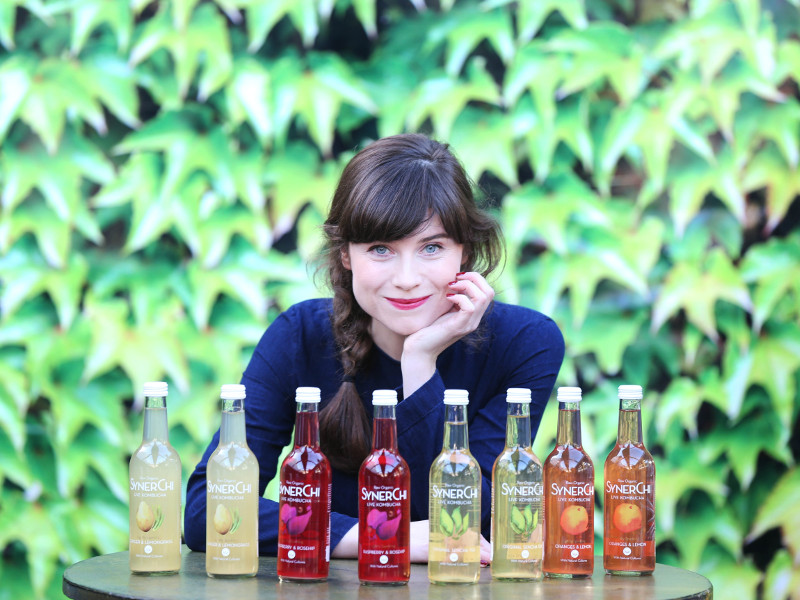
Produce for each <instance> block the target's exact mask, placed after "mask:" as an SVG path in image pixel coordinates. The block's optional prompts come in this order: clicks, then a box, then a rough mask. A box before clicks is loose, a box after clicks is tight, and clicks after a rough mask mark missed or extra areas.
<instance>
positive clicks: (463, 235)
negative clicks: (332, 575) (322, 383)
mask: <svg viewBox="0 0 800 600" xmlns="http://www.w3.org/2000/svg"><path fill="white" fill-rule="evenodd" d="M433 215H436V216H438V217H439V219H440V220H441V222H442V226H443V227H444V229H445V231H446V232H447V234H448V235H449V236H450V237H452V238H453V239H454V240H455V241H456V242H458V243H459V244H463V247H464V258H465V264H464V270H465V271H479V272H480V273H481V274H482V275H484V276H486V275H488V274H489V273H490V272H491V271H493V270H494V269H495V268H496V267H497V265H498V264H499V262H500V260H501V257H502V252H503V244H502V237H501V233H500V228H499V226H498V225H497V222H496V221H495V220H494V219H493V218H491V217H490V216H489V215H487V214H486V213H484V212H483V211H481V210H480V209H479V208H478V207H477V205H476V203H475V198H474V196H473V193H472V183H471V181H470V180H469V178H468V177H467V174H466V173H465V171H464V168H463V167H462V166H461V163H459V162H458V160H457V159H456V158H455V157H454V156H453V154H451V152H450V151H449V149H448V145H447V144H442V143H439V142H436V141H434V140H431V139H430V138H428V137H426V136H424V135H420V134H403V135H395V136H391V137H386V138H382V139H380V140H378V141H376V142H373V143H372V144H370V145H369V146H367V147H366V148H364V149H363V150H362V151H360V152H359V153H358V154H356V155H355V156H354V157H353V158H352V159H351V160H350V162H349V163H348V164H347V166H346V167H345V168H344V171H343V172H342V176H341V178H340V179H339V184H338V186H337V188H336V192H335V193H334V195H333V200H332V202H331V208H330V212H329V213H328V219H327V220H326V221H325V226H324V230H325V241H326V244H325V248H324V252H323V259H324V263H323V265H322V267H321V268H322V269H325V270H326V271H327V280H328V284H329V285H330V287H331V289H332V291H333V312H332V315H331V324H332V326H333V333H334V337H335V340H336V344H337V349H338V352H339V359H340V361H341V364H342V370H343V383H342V385H341V386H340V387H339V390H338V391H337V392H336V394H335V395H334V397H333V399H332V400H331V401H330V402H329V403H328V404H327V405H326V406H325V408H324V409H322V411H321V413H320V438H321V443H322V450H323V452H324V453H325V454H326V456H327V457H328V459H329V460H330V462H331V464H332V465H333V466H334V467H336V468H338V469H340V470H343V471H347V472H356V471H358V468H359V466H360V465H361V462H362V461H363V460H364V458H365V457H366V456H367V454H368V453H369V451H370V447H371V439H370V437H371V433H370V421H369V418H368V416H367V414H366V411H365V410H364V405H363V404H362V402H361V398H360V397H359V395H358V391H357V390H356V386H355V384H354V383H353V377H354V376H355V375H356V373H357V372H358V371H359V369H361V368H362V367H363V366H364V364H365V361H366V359H367V356H368V355H369V352H370V350H371V349H372V345H373V341H372V337H371V336H370V333H369V325H370V316H369V315H368V314H367V313H365V312H364V311H363V310H362V309H361V307H360V306H359V305H358V303H357V302H356V299H355V297H354V296H353V279H352V273H351V272H350V271H349V270H348V269H346V268H345V267H344V265H343V264H342V252H343V251H347V250H348V244H349V243H350V242H354V243H368V242H377V241H380V242H392V241H396V240H399V239H402V238H404V237H407V236H409V235H411V234H413V233H414V232H416V231H417V230H419V228H420V227H421V226H423V224H424V223H425V222H426V221H427V220H429V219H430V218H431V217H432V216H433Z"/></svg>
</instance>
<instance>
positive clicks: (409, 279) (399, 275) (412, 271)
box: [392, 256, 422, 290]
mask: <svg viewBox="0 0 800 600" xmlns="http://www.w3.org/2000/svg"><path fill="white" fill-rule="evenodd" d="M398 259H399V260H397V261H395V265H394V272H393V273H392V285H394V286H395V287H397V288H399V289H401V290H411V289H414V288H415V287H416V286H418V285H419V284H420V281H421V279H422V278H421V277H420V273H419V268H418V266H417V264H416V262H415V261H414V257H413V256H399V257H398Z"/></svg>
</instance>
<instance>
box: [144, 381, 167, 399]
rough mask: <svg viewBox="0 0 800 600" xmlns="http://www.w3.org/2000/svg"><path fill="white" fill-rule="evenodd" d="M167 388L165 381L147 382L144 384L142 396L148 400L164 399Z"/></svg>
mask: <svg viewBox="0 0 800 600" xmlns="http://www.w3.org/2000/svg"><path fill="white" fill-rule="evenodd" d="M168 390H169V386H168V385H167V382H166V381H148V382H147V383H145V384H144V395H145V396H147V397H148V398H152V397H153V396H158V397H160V398H164V397H166V395H167V391H168Z"/></svg>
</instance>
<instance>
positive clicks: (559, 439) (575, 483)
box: [543, 387, 594, 578]
mask: <svg viewBox="0 0 800 600" xmlns="http://www.w3.org/2000/svg"><path fill="white" fill-rule="evenodd" d="M580 402H581V389H580V388H577V387H561V388H558V431H557V434H556V447H555V448H554V449H553V451H552V452H551V453H550V455H549V456H548V457H547V459H546V460H545V463H544V503H545V505H544V535H545V541H544V567H543V570H544V574H545V576H547V577H564V578H579V577H591V575H592V571H593V570H594V465H593V464H592V460H591V459H590V458H589V456H588V455H587V454H586V451H585V450H584V449H583V446H582V445H581V410H580Z"/></svg>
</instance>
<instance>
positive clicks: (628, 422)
mask: <svg viewBox="0 0 800 600" xmlns="http://www.w3.org/2000/svg"><path fill="white" fill-rule="evenodd" d="M641 409H642V401H641V400H629V399H627V398H626V399H620V401H619V428H618V429H617V443H618V444H628V443H631V444H641V443H642V410H641Z"/></svg>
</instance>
